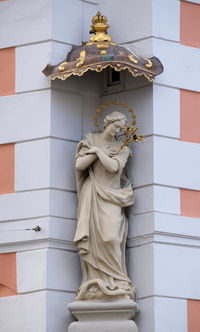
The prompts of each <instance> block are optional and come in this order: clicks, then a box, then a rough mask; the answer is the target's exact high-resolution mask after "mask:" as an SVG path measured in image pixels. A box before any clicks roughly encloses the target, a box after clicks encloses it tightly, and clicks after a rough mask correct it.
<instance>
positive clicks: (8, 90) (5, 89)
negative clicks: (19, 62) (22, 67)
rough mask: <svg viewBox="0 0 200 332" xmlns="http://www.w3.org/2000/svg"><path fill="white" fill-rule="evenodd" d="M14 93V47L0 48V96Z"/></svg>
mask: <svg viewBox="0 0 200 332" xmlns="http://www.w3.org/2000/svg"><path fill="white" fill-rule="evenodd" d="M14 94H15V48H14V47H12V48H3V49H1V50H0V96H8V95H14Z"/></svg>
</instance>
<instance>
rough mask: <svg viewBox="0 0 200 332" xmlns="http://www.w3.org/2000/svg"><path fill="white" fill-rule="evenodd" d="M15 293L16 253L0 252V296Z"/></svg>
mask: <svg viewBox="0 0 200 332" xmlns="http://www.w3.org/2000/svg"><path fill="white" fill-rule="evenodd" d="M12 295H17V269H16V253H15V252H12V253H8V254H0V297H4V296H12Z"/></svg>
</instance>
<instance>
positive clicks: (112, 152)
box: [102, 145, 117, 158]
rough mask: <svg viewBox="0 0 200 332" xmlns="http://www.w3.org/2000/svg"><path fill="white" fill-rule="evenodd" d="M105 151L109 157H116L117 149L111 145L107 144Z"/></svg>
mask: <svg viewBox="0 0 200 332" xmlns="http://www.w3.org/2000/svg"><path fill="white" fill-rule="evenodd" d="M102 150H103V152H104V153H105V154H107V156H109V157H111V158H112V157H114V156H115V155H116V152H117V151H116V149H114V148H112V147H111V146H110V145H107V146H105V147H104V148H103V149H102Z"/></svg>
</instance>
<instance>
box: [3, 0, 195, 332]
mask: <svg viewBox="0 0 200 332" xmlns="http://www.w3.org/2000/svg"><path fill="white" fill-rule="evenodd" d="M188 3H190V2H189V1H188ZM196 4H198V2H197V1H196ZM180 6H181V2H180V1H179V0H175V1H174V0H166V1H165V2H164V3H163V1H158V0H152V1H146V0H145V1H139V2H138V1H136V0H134V1H133V0H115V1H114V0H107V1H105V0H100V1H96V0H93V1H91V2H90V1H80V0H73V1H64V0H61V1H59V5H58V2H57V1H55V0H51V1H50V0H42V1H39V0H36V1H34V2H27V1H25V0H22V1H20V2H19V1H17V0H13V1H10V0H8V1H1V2H0V31H1V32H0V33H1V38H0V48H1V49H0V52H4V49H10V48H12V49H13V50H14V51H15V52H14V54H15V58H14V60H15V63H14V68H15V75H14V85H13V78H11V79H12V82H11V83H12V84H11V87H12V89H11V90H9V91H12V93H10V92H5V89H3V90H2V91H3V95H1V86H0V95H1V97H0V148H1V146H2V147H3V146H5V145H6V144H7V143H12V144H13V145H14V147H15V167H14V177H13V179H14V180H13V181H14V182H13V188H14V189H13V191H12V192H11V193H8V192H6V193H5V192H4V193H3V194H1V195H0V211H1V213H0V229H1V232H0V244H1V247H0V252H1V254H6V253H9V252H10V253H14V252H16V253H17V254H16V272H17V273H16V279H17V280H16V281H17V295H15V296H3V297H1V298H0V321H1V323H0V324H1V331H2V332H10V331H15V332H18V331H20V332H21V331H22V327H23V328H24V330H27V331H30V332H35V331H38V332H44V331H46V332H54V331H55V330H56V331H59V332H65V331H67V326H68V325H69V323H70V321H71V319H72V318H71V316H70V314H69V313H68V312H67V310H66V304H67V303H69V302H71V301H72V300H73V299H74V297H75V291H76V288H77V287H78V285H79V283H80V278H81V271H80V264H79V258H78V255H77V252H76V250H75V248H74V246H73V244H72V240H73V235H74V231H75V227H76V207H77V198H76V186H75V174H74V161H73V158H74V153H75V146H76V144H77V142H78V141H79V140H80V139H81V138H82V137H83V136H84V134H85V133H87V132H88V131H90V130H91V128H92V127H93V118H92V117H93V114H94V111H95V109H96V108H97V107H98V106H99V105H100V104H101V103H102V102H104V101H110V100H112V99H113V98H114V99H117V100H119V101H123V102H124V103H127V104H130V105H132V106H133V107H134V108H135V112H136V119H137V123H138V126H139V128H140V130H141V132H142V133H143V135H144V136H145V142H144V143H143V144H142V143H137V144H134V145H133V157H132V158H131V160H130V162H129V165H128V172H129V175H130V177H131V179H132V181H133V183H134V187H135V190H134V192H135V204H134V206H133V208H132V209H131V210H130V211H129V238H128V250H127V253H128V255H127V256H128V271H129V275H130V277H131V278H132V280H133V281H134V282H135V284H136V287H137V302H138V303H139V305H140V309H141V310H140V313H139V315H138V316H137V324H138V327H139V332H146V331H151V332H167V331H176V332H179V331H180V332H186V331H188V332H194V331H193V330H188V322H187V320H188V319H187V299H188V298H190V299H194V300H197V301H198V300H200V294H199V274H200V271H199V267H198V264H197V262H198V261H199V259H200V251H199V236H198V233H199V219H198V218H197V217H196V218H195V217H191V216H184V215H181V204H180V203H181V196H180V188H185V189H190V190H200V188H199V183H200V182H199V181H198V179H199V166H200V165H199V164H200V159H199V155H200V151H199V144H197V143H191V142H190V143H189V142H185V141H180V93H181V92H180V89H185V90H188V91H194V92H199V91H200V90H199V82H198V75H196V70H197V69H196V63H197V62H198V59H199V52H200V51H199V49H198V48H195V47H192V46H187V45H182V44H180ZM98 9H100V10H101V11H102V13H104V14H105V15H106V16H108V19H109V24H110V25H111V29H110V35H111V36H112V39H113V40H114V41H116V42H118V43H120V44H121V45H124V46H125V47H128V48H130V49H131V50H136V51H137V52H139V53H140V54H142V55H144V56H151V55H152V54H155V55H156V56H158V57H159V58H160V60H161V61H162V63H163V64H164V67H165V72H164V73H163V74H162V75H161V76H159V77H157V78H156V80H155V83H154V84H153V85H150V84H149V83H148V82H147V81H146V80H145V79H133V78H132V77H130V75H129V73H126V74H125V89H124V90H123V91H118V93H117V94H109V95H106V96H105V95H104V94H103V92H102V84H103V76H102V75H101V74H97V73H86V74H85V75H84V77H82V78H76V77H72V78H69V79H68V80H66V81H62V82H61V81H53V82H51V81H50V80H49V79H47V78H46V77H45V76H44V75H43V74H42V72H41V71H42V69H43V68H44V67H45V65H46V64H47V63H51V64H56V63H58V62H59V61H62V60H63V59H64V58H65V56H66V53H67V52H68V51H69V50H70V48H71V45H80V44H81V42H82V41H86V40H88V38H89V35H88V31H89V26H90V20H91V17H92V16H93V15H94V14H95V13H96V11H97V10H98ZM169 22H170V24H169ZM8 36H9V38H8ZM12 52H13V51H12ZM5 68H6V66H5ZM13 86H15V89H14V90H13ZM0 152H1V151H0ZM36 225H39V226H40V227H41V231H40V232H38V233H36V232H34V231H33V230H31V229H32V228H34V227H35V226H36ZM26 229H30V230H26ZM0 282H1V281H0ZM10 317H12V320H11V319H10ZM35 317H37V319H35ZM169 317H170V319H169ZM195 332H196V331H195Z"/></svg>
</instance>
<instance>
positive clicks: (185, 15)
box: [180, 1, 200, 47]
mask: <svg viewBox="0 0 200 332" xmlns="http://www.w3.org/2000/svg"><path fill="white" fill-rule="evenodd" d="M180 4H181V11H180V42H181V44H183V45H187V46H193V47H200V5H199V4H196V3H192V2H187V1H181V3H180Z"/></svg>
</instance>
